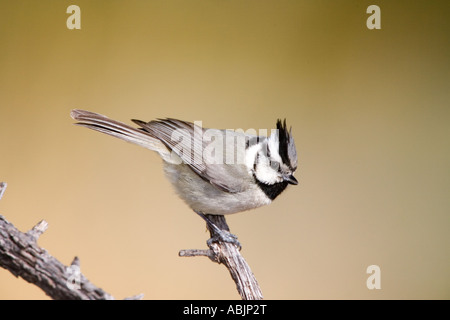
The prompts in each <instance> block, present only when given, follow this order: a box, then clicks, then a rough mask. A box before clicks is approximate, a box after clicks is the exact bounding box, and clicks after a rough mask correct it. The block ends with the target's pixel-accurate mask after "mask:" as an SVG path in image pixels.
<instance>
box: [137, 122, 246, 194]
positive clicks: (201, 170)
mask: <svg viewBox="0 0 450 320" xmlns="http://www.w3.org/2000/svg"><path fill="white" fill-rule="evenodd" d="M132 121H133V122H135V123H136V124H138V125H139V126H141V128H142V130H145V131H146V132H148V133H150V134H151V135H152V136H154V137H155V138H157V139H159V140H160V141H161V142H162V143H163V144H164V145H166V147H167V148H169V149H170V150H171V151H172V152H175V153H176V154H177V155H178V156H179V157H180V158H181V159H182V161H183V162H184V163H185V164H187V165H188V166H189V167H190V168H191V169H192V171H194V172H195V173H196V174H197V175H199V176H200V177H201V178H202V179H204V180H206V181H208V182H210V183H211V184H212V185H214V186H216V187H217V188H219V189H221V190H223V191H226V192H230V193H237V192H241V191H243V190H244V189H245V188H246V186H247V185H248V182H249V179H250V178H249V175H248V172H247V169H246V166H245V163H244V162H243V160H242V159H243V158H244V155H243V154H242V152H244V153H245V140H242V141H244V142H242V144H243V148H236V146H235V144H234V143H233V142H231V139H230V137H228V139H227V138H226V133H227V131H225V130H216V129H205V128H202V127H199V126H196V125H194V124H193V123H191V122H186V121H181V120H177V119H159V120H155V121H150V122H144V121H140V120H132ZM231 135H233V134H231ZM211 137H212V138H211ZM208 138H211V139H208ZM244 139H245V138H244ZM227 143H228V144H227ZM227 145H228V146H230V147H232V148H233V149H234V151H236V149H238V150H237V152H236V153H235V154H234V159H227V158H226V155H227V152H228V151H229V150H228V151H227ZM236 160H238V161H236Z"/></svg>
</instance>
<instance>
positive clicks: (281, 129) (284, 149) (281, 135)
mask: <svg viewBox="0 0 450 320" xmlns="http://www.w3.org/2000/svg"><path fill="white" fill-rule="evenodd" d="M277 130H278V139H279V142H280V143H279V147H278V153H279V154H280V157H281V160H282V161H283V163H285V164H286V165H288V166H289V167H291V169H292V162H291V159H290V158H289V145H290V144H291V134H290V132H289V131H288V130H287V127H286V119H284V121H283V122H281V119H278V120H277Z"/></svg>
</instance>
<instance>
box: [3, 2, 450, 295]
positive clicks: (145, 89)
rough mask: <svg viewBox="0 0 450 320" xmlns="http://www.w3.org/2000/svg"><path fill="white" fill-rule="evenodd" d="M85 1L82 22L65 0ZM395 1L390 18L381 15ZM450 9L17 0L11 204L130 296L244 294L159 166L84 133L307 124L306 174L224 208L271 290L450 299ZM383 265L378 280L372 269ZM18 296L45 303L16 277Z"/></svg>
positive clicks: (6, 283) (8, 150) (54, 244)
mask: <svg viewBox="0 0 450 320" xmlns="http://www.w3.org/2000/svg"><path fill="white" fill-rule="evenodd" d="M71 4H76V5H78V6H79V7H80V8H81V30H69V29H67V27H66V20H67V18H68V17H69V14H67V13H66V9H67V7H68V6H69V5H71ZM371 4H377V5H378V6H380V8H381V27H382V29H381V30H369V29H368V28H367V27H366V20H367V18H368V17H369V14H367V13H366V9H367V7H368V6H369V5H371ZM449 10H450V5H449V3H448V1H414V2H412V1H379V0H377V1H360V0H357V1H356V0H354V1H332V0H329V1H312V0H308V1H300V0H296V1H280V0H276V1H275V0H274V1H262V0H252V1H247V0H245V1H243V0H240V1H236V0H229V1H219V0H190V1H185V0H179V1H173V0H167V1H162V0H152V1H100V0H98V1H82V0H77V1H70V2H69V1H49V0H41V1H1V2H0V43H1V50H0V148H1V149H0V150H1V151H0V152H1V157H0V181H6V182H7V183H8V189H7V191H6V193H5V195H4V197H3V199H2V200H1V201H0V214H2V215H3V216H5V217H6V219H7V220H9V221H10V222H12V223H13V224H14V225H15V226H16V227H18V228H19V229H20V230H22V231H27V230H29V229H30V228H31V227H32V226H33V225H34V224H36V223H37V222H38V221H40V220H41V219H45V220H46V221H47V222H48V223H49V229H48V230H47V232H45V233H44V235H42V236H41V238H40V239H39V244H40V245H41V246H42V247H44V248H45V249H46V250H48V251H49V252H50V254H52V255H53V256H55V257H56V258H57V259H59V260H60V261H61V262H63V263H64V264H67V265H68V264H70V262H71V261H72V259H73V257H74V256H75V255H76V256H78V257H79V258H80V260H81V270H82V272H83V274H84V275H85V276H86V277H87V278H88V279H89V280H91V281H92V282H93V283H94V284H96V285H97V286H99V287H101V288H103V289H104V290H106V291H107V292H109V293H111V294H112V295H113V296H114V297H116V298H124V297H127V296H131V295H134V294H139V293H144V294H145V298H146V299H238V298H239V296H238V294H237V291H236V289H235V284H234V282H233V281H232V280H231V277H230V275H229V274H228V271H227V270H226V268H225V267H224V266H221V265H217V264H214V263H211V262H210V261H209V260H208V259H206V258H201V257H199V258H180V257H178V251H179V250H180V249H191V248H192V249H193V248H196V249H203V248H206V244H205V241H206V240H207V239H208V235H209V234H208V233H207V232H206V228H205V225H204V222H203V221H202V220H201V219H200V218H199V217H198V216H196V215H195V214H194V213H193V212H191V211H190V209H189V208H188V207H187V206H186V205H185V204H184V203H183V202H182V201H181V200H179V199H178V198H177V196H176V195H175V193H174V192H173V190H172V188H171V186H170V184H169V183H168V182H167V181H166V180H165V178H164V175H163V171H162V165H161V162H162V161H161V160H160V158H159V157H158V156H157V155H156V154H154V153H152V152H150V151H148V150H145V149H143V148H139V147H136V146H134V145H131V144H127V143H125V142H123V141H120V140H117V139H114V138H112V137H109V136H106V135H102V134H100V133H97V132H93V131H90V130H87V129H85V128H80V127H76V126H74V125H73V124H72V123H73V122H74V121H73V120H72V119H71V118H70V116H69V113H70V110H71V109H72V108H83V109H87V110H91V111H96V112H99V113H102V114H106V115H108V116H110V117H111V118H114V119H117V120H121V121H124V122H128V121H129V119H130V118H137V119H142V120H151V119H154V118H157V117H175V118H180V119H184V120H190V121H195V120H201V121H203V125H204V126H205V127H215V128H244V129H248V128H255V129H259V128H263V129H270V128H273V127H274V125H275V121H276V119H277V118H287V121H288V124H289V125H292V127H293V133H294V136H295V140H296V144H297V149H298V153H299V162H300V167H299V170H298V171H297V174H296V176H297V178H298V179H299V181H300V184H299V185H298V186H296V187H290V188H288V190H287V191H286V192H285V193H283V194H282V195H281V196H280V197H279V198H278V199H277V200H276V201H275V202H274V203H273V204H271V205H270V206H267V207H264V208H260V209H257V210H253V211H249V212H246V213H240V214H236V215H233V216H229V217H228V218H227V220H228V223H229V225H230V227H231V231H232V232H233V233H235V234H237V235H238V236H239V239H240V241H241V243H242V244H243V250H242V253H243V255H244V257H245V258H246V259H247V262H248V263H249V265H250V266H251V268H252V270H253V272H254V273H255V276H256V278H257V280H258V281H259V284H260V286H261V288H262V291H263V294H264V296H265V298H267V299H431V298H437V299H449V298H450V272H449V270H450V250H449V245H450V235H449V231H450V230H449V226H450V216H449V213H450V210H449V209H450V197H449V191H450V165H449V164H450V147H449V138H450V125H449V124H450V122H449V121H450V104H449V103H450V90H449V89H450V88H449V84H450V61H449V57H450V50H449V49H450V41H449V40H450V22H449V20H448V12H449ZM372 264H376V265H378V266H380V268H381V289H380V290H368V288H367V287H366V280H367V277H368V276H369V275H368V274H366V268H367V267H368V266H369V265H372ZM0 298H1V299H46V298H47V296H46V295H45V294H44V293H43V292H42V291H41V290H40V289H39V288H37V287H35V286H33V285H31V284H28V283H26V282H25V281H24V280H22V279H18V278H15V277H14V276H13V275H12V274H10V273H9V272H8V271H6V270H4V269H0Z"/></svg>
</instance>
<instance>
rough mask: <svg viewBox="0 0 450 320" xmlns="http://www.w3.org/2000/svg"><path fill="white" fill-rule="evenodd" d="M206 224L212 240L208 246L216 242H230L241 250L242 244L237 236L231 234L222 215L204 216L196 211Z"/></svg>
mask: <svg viewBox="0 0 450 320" xmlns="http://www.w3.org/2000/svg"><path fill="white" fill-rule="evenodd" d="M195 213H197V214H198V215H199V216H200V217H201V218H202V219H203V220H205V222H206V226H207V227H208V230H209V232H210V233H211V239H209V240H208V241H207V244H208V246H209V245H210V244H211V243H215V242H228V243H231V244H234V245H235V246H236V247H238V248H239V250H241V244H240V243H239V241H238V238H237V236H235V235H234V234H232V233H231V232H230V228H229V227H228V224H227V222H226V220H225V217H224V216H222V215H213V214H203V213H202V212H200V211H195Z"/></svg>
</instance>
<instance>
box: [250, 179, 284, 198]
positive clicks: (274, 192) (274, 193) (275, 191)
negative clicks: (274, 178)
mask: <svg viewBox="0 0 450 320" xmlns="http://www.w3.org/2000/svg"><path fill="white" fill-rule="evenodd" d="M253 178H254V179H255V182H256V184H257V185H258V187H259V188H260V189H261V190H262V191H263V192H264V194H265V195H266V196H267V197H268V198H269V199H270V200H272V201H273V200H275V198H276V197H278V196H279V195H280V193H282V192H283V191H284V189H286V187H287V185H288V184H289V183H288V182H287V181H283V182H278V183H275V184H270V185H269V184H265V183H263V182H261V181H259V180H258V178H256V175H255V174H253Z"/></svg>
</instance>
